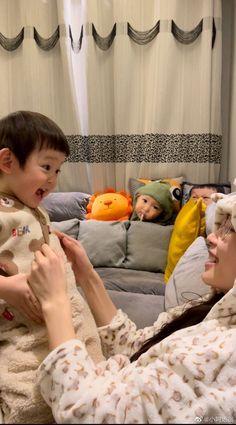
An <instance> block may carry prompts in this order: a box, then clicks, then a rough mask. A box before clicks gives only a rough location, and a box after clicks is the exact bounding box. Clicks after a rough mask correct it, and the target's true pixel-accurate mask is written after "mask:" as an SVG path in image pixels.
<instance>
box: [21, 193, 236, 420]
mask: <svg viewBox="0 0 236 425" xmlns="http://www.w3.org/2000/svg"><path fill="white" fill-rule="evenodd" d="M213 196H215V200H216V201H218V202H217V205H216V220H215V228H216V231H215V233H214V234H211V235H209V236H208V244H209V259H208V261H207V262H206V265H205V271H204V272H203V275H202V278H203V280H204V282H205V283H206V284H207V285H210V286H211V287H212V292H211V294H208V295H207V296H205V297H204V299H202V300H200V301H199V303H196V302H195V304H194V305H191V306H190V305H185V306H181V307H177V308H174V309H172V310H170V311H169V312H168V313H161V314H160V315H159V317H158V319H157V321H156V322H155V323H154V324H153V326H151V327H149V328H145V329H143V330H140V329H139V330H137V329H136V326H135V325H134V323H132V322H131V321H130V320H129V319H128V318H127V316H126V315H125V314H124V313H123V312H122V311H121V310H118V311H117V309H116V308H115V306H114V305H113V303H112V301H111V300H110V298H109V296H108V295H107V292H106V290H105V288H104V285H103V283H102V281H101V280H100V278H99V276H98V275H97V274H96V272H95V271H94V270H93V268H92V265H91V263H90V262H89V260H88V258H87V256H86V254H85V252H84V250H83V248H82V247H81V245H80V244H79V243H78V242H77V241H75V240H73V239H71V238H69V237H67V236H65V235H60V238H61V243H62V245H63V247H64V250H65V252H66V254H67V256H68V258H69V260H70V261H71V263H72V267H73V270H74V273H75V277H76V280H77V281H79V283H80V286H81V287H82V289H83V291H84V294H85V297H86V299H87V301H88V303H89V306H90V308H91V310H92V313H93V315H94V317H95V320H96V323H97V325H98V326H99V327H100V328H99V333H100V337H101V340H102V344H103V348H104V353H105V355H106V358H107V360H106V361H104V362H101V363H99V364H94V362H93V361H92V360H91V358H90V357H89V356H88V353H87V351H86V348H85V346H84V344H83V343H82V342H81V341H79V340H76V339H75V333H74V329H73V325H72V321H71V311H70V304H69V300H68V298H67V295H66V283H65V277H64V274H65V272H64V266H63V262H62V260H61V259H60V257H59V256H58V255H57V254H56V253H54V252H53V251H52V250H51V249H50V248H49V247H48V246H47V245H44V246H43V248H42V252H37V253H36V254H35V260H34V261H33V264H32V273H31V276H30V277H29V282H30V285H31V287H32V289H33V291H34V292H35V294H36V295H37V297H38V299H39V300H40V303H41V305H42V312H43V315H44V318H45V322H46V324H47V328H48V335H49V341H50V348H51V350H52V352H51V353H50V354H49V356H48V357H47V358H46V359H45V360H44V362H43V363H42V365H41V366H40V368H39V371H38V380H39V383H40V386H41V392H42V395H43V397H44V398H45V400H46V402H47V403H48V404H49V405H50V406H51V408H52V411H53V414H54V417H55V420H56V422H57V423H129V424H130V423H172V424H173V423H198V422H203V423H204V422H205V423H209V422H218V423H219V422H220V423H222V422H229V423H230V422H233V423H234V422H235V421H236V403H235V395H236V287H235V286H234V280H235V277H236V261H235V253H236V233H235V230H236V193H234V194H230V195H221V194H215V195H213ZM219 197H223V199H220V200H219V199H218V198H219ZM147 308H148V306H147ZM164 323H166V324H167V325H166V326H164V327H162V325H163V324H164ZM161 328H162V329H161ZM160 329H161V330H160Z"/></svg>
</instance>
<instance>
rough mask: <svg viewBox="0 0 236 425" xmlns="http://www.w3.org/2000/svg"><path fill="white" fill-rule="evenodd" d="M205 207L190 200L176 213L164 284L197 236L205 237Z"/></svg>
mask: <svg viewBox="0 0 236 425" xmlns="http://www.w3.org/2000/svg"><path fill="white" fill-rule="evenodd" d="M205 210H206V205H205V204H204V202H203V201H202V198H199V199H198V201H197V202H195V201H194V200H193V199H192V198H190V199H189V201H188V202H186V204H185V205H184V206H183V207H182V208H181V210H180V212H179V213H178V215H177V217H176V220H175V224H174V229H173V232H172V235H171V238H170V243H169V248H168V256H167V266H166V269H165V274H164V280H165V283H167V281H168V280H169V278H170V276H171V274H172V273H173V271H174V268H175V266H176V264H177V262H178V261H179V259H180V257H182V255H183V254H184V252H185V251H186V249H187V248H188V247H189V246H190V245H191V243H192V242H193V241H194V240H195V239H196V238H197V237H198V236H205V232H206V221H205Z"/></svg>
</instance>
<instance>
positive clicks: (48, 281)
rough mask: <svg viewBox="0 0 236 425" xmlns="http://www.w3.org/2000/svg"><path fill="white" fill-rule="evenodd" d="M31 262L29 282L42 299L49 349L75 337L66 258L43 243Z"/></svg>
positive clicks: (40, 299)
mask: <svg viewBox="0 0 236 425" xmlns="http://www.w3.org/2000/svg"><path fill="white" fill-rule="evenodd" d="M34 256H35V258H34V260H33V262H32V268H31V273H30V275H29V277H28V281H29V284H30V286H31V288H32V290H33V292H34V293H35V295H36V297H37V298H38V299H39V301H40V303H41V306H42V312H43V316H44V319H45V322H46V326H47V330H48V340H49V347H50V349H54V348H55V347H57V346H58V345H60V344H62V343H63V342H65V341H68V340H69V339H72V338H75V332H74V327H73V323H72V316H71V305H70V300H69V296H68V294H67V281H66V273H65V266H64V260H63V258H62V257H61V256H60V255H58V254H56V253H55V252H54V251H53V250H52V248H50V246H48V245H47V244H43V245H42V247H41V251H36V252H35V254H34Z"/></svg>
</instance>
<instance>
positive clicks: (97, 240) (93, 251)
mask: <svg viewBox="0 0 236 425" xmlns="http://www.w3.org/2000/svg"><path fill="white" fill-rule="evenodd" d="M78 240H80V242H81V243H82V245H83V247H84V248H85V250H86V252H87V254H88V256H89V259H90V261H91V263H92V264H93V266H94V267H102V266H106V267H122V264H123V262H124V261H125V255H126V223H125V222H123V221H109V222H108V221H98V220H84V221H81V222H80V225H79V233H78Z"/></svg>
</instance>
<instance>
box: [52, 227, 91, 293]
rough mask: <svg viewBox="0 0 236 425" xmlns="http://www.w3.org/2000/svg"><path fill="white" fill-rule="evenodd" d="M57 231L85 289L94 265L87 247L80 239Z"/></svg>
mask: <svg viewBox="0 0 236 425" xmlns="http://www.w3.org/2000/svg"><path fill="white" fill-rule="evenodd" d="M55 233H56V234H57V236H58V237H59V239H60V242H61V245H62V248H63V249H64V251H65V254H66V256H67V258H68V260H69V261H70V262H71V267H72V269H73V272H74V275H75V279H76V282H77V283H78V284H79V285H80V286H81V288H82V289H84V288H83V286H85V285H86V282H87V280H88V278H89V276H90V274H91V273H92V272H93V266H92V264H91V262H90V260H89V258H88V256H87V254H86V251H85V249H84V248H83V246H82V245H81V243H80V242H79V241H78V240H76V239H74V238H71V237H70V236H68V235H65V234H64V233H61V232H58V231H56V232H55Z"/></svg>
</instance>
